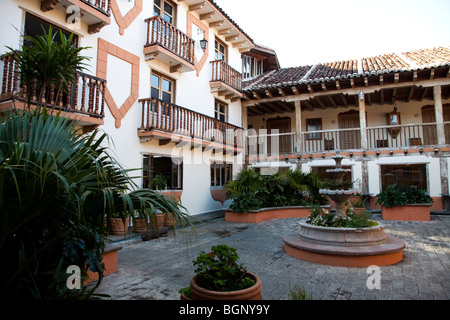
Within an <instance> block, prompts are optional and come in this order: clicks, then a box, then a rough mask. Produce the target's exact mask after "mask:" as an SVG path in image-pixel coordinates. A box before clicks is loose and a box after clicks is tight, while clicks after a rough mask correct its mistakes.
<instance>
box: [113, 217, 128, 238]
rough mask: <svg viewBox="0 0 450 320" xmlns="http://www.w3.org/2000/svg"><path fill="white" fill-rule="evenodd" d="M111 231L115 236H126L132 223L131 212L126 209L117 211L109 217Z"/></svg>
mask: <svg viewBox="0 0 450 320" xmlns="http://www.w3.org/2000/svg"><path fill="white" fill-rule="evenodd" d="M109 221H110V223H111V233H112V234H113V235H115V236H125V235H126V234H127V232H128V226H129V224H130V214H129V213H128V212H126V211H122V212H115V213H113V214H112V215H111V217H110V218H109Z"/></svg>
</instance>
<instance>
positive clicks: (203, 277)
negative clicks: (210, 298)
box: [193, 244, 256, 292]
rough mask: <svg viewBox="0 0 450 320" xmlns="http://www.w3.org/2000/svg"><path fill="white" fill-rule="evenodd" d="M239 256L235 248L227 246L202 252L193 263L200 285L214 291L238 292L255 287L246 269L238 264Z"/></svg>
mask: <svg viewBox="0 0 450 320" xmlns="http://www.w3.org/2000/svg"><path fill="white" fill-rule="evenodd" d="M238 260H239V256H238V254H237V252H236V249H235V248H231V247H229V246H227V245H224V244H222V245H216V246H212V247H211V252H209V253H206V252H205V251H202V252H200V254H199V255H198V257H197V259H196V260H194V261H193V263H194V266H196V269H195V273H196V274H197V275H198V276H199V285H200V286H201V287H202V288H205V289H208V290H212V291H220V292H226V291H236V290H243V289H246V288H249V287H251V286H253V285H254V284H255V283H256V282H255V280H254V279H253V278H251V277H249V276H248V275H247V273H246V269H245V267H244V266H243V265H242V264H239V263H238Z"/></svg>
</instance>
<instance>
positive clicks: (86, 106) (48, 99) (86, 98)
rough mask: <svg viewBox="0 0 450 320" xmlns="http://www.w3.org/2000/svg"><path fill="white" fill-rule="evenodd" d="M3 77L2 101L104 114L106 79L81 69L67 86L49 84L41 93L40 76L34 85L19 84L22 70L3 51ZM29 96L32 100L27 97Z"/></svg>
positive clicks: (87, 113)
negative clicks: (29, 86)
mask: <svg viewBox="0 0 450 320" xmlns="http://www.w3.org/2000/svg"><path fill="white" fill-rule="evenodd" d="M0 59H1V60H2V61H3V77H2V87H1V88H2V89H1V90H2V91H1V95H0V101H5V100H12V99H14V100H17V101H21V102H24V103H28V102H29V103H30V105H35V106H36V105H40V106H45V107H49V108H55V109H60V110H63V111H65V112H73V113H80V114H85V115H88V116H91V117H96V118H103V117H104V116H105V112H104V104H105V101H104V95H105V88H106V80H103V79H100V78H97V77H94V76H91V75H88V74H85V73H82V72H78V73H76V74H75V75H74V78H73V82H72V83H70V84H69V86H68V87H67V89H66V90H60V89H59V87H60V86H59V85H54V84H52V85H49V86H47V87H46V88H45V89H44V90H43V91H42V93H40V92H38V91H37V80H36V79H35V80H34V81H33V82H32V85H31V88H26V86H25V85H21V84H20V72H19V70H18V67H17V65H16V63H15V61H14V60H13V59H12V58H11V57H10V56H9V55H6V54H5V55H2V56H1V58H0ZM28 100H29V101H28Z"/></svg>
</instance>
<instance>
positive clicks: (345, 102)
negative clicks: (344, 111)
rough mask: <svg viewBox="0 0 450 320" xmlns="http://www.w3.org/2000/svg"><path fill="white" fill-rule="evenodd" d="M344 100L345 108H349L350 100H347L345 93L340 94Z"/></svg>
mask: <svg viewBox="0 0 450 320" xmlns="http://www.w3.org/2000/svg"><path fill="white" fill-rule="evenodd" d="M340 96H341V99H342V102H343V104H344V107H345V108H348V102H347V98H346V97H345V95H344V94H343V93H341V94H340Z"/></svg>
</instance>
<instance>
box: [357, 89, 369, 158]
mask: <svg viewBox="0 0 450 320" xmlns="http://www.w3.org/2000/svg"><path fill="white" fill-rule="evenodd" d="M358 101H359V123H360V130H361V149H363V150H366V149H367V123H366V99H365V97H364V93H363V92H362V91H360V92H359V94H358Z"/></svg>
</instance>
